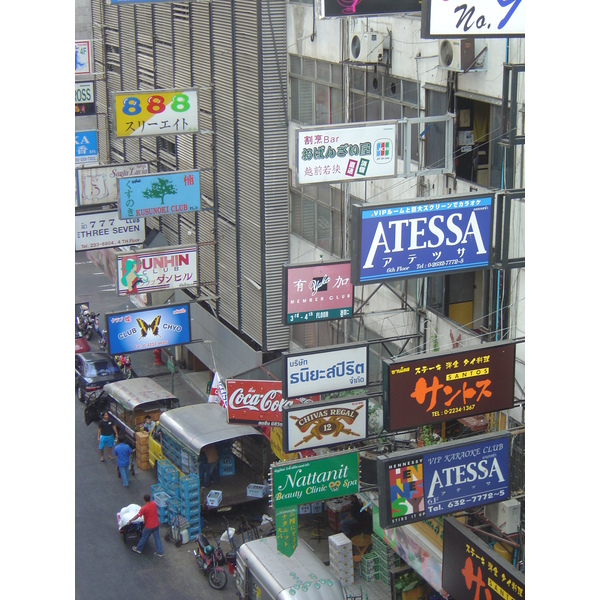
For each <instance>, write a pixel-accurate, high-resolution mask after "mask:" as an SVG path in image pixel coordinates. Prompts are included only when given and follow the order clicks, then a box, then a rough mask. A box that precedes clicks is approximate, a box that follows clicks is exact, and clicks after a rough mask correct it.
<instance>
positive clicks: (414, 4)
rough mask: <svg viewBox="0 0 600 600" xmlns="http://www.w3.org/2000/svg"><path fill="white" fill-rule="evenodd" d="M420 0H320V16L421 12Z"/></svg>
mask: <svg viewBox="0 0 600 600" xmlns="http://www.w3.org/2000/svg"><path fill="white" fill-rule="evenodd" d="M421 2H422V0H320V13H319V14H320V17H321V18H330V17H363V16H366V15H393V14H394V13H405V12H421Z"/></svg>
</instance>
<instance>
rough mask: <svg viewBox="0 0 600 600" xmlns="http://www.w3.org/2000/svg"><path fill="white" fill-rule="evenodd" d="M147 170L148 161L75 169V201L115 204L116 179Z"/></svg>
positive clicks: (144, 172) (136, 174) (116, 194)
mask: <svg viewBox="0 0 600 600" xmlns="http://www.w3.org/2000/svg"><path fill="white" fill-rule="evenodd" d="M148 172H149V168H148V163H136V164H129V163H126V164H118V165H109V166H107V167H81V168H80V169H76V170H75V174H76V176H77V202H78V204H79V205H80V206H88V205H93V204H113V203H114V204H116V203H117V202H118V200H119V190H118V188H117V179H118V178H119V177H135V176H138V175H146V174H147V173H148Z"/></svg>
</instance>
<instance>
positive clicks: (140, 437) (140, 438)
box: [135, 431, 150, 447]
mask: <svg viewBox="0 0 600 600" xmlns="http://www.w3.org/2000/svg"><path fill="white" fill-rule="evenodd" d="M149 438H150V434H149V433H148V432H147V431H137V432H136V434H135V445H136V447H137V446H138V445H142V446H147V445H148V439H149Z"/></svg>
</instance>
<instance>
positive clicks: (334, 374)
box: [283, 344, 369, 398]
mask: <svg viewBox="0 0 600 600" xmlns="http://www.w3.org/2000/svg"><path fill="white" fill-rule="evenodd" d="M368 355H369V351H368V348H367V346H366V345H365V344H362V345H348V344H346V345H344V346H335V347H331V348H329V349H322V348H321V349H319V350H313V351H311V352H305V353H300V354H297V353H294V354H289V353H287V352H284V353H283V356H284V371H285V372H284V376H283V395H284V397H285V398H298V397H299V396H310V395H312V394H323V393H326V392H335V391H341V390H347V389H354V388H361V387H365V386H366V385H367V383H368Z"/></svg>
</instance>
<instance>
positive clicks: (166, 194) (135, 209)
mask: <svg viewBox="0 0 600 600" xmlns="http://www.w3.org/2000/svg"><path fill="white" fill-rule="evenodd" d="M117 187H118V190H119V214H120V215H121V217H122V218H124V219H126V218H130V217H160V216H164V215H172V214H177V213H185V212H194V211H197V210H200V171H167V172H164V173H153V174H151V175H143V176H141V177H121V178H119V179H118V181H117Z"/></svg>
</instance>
